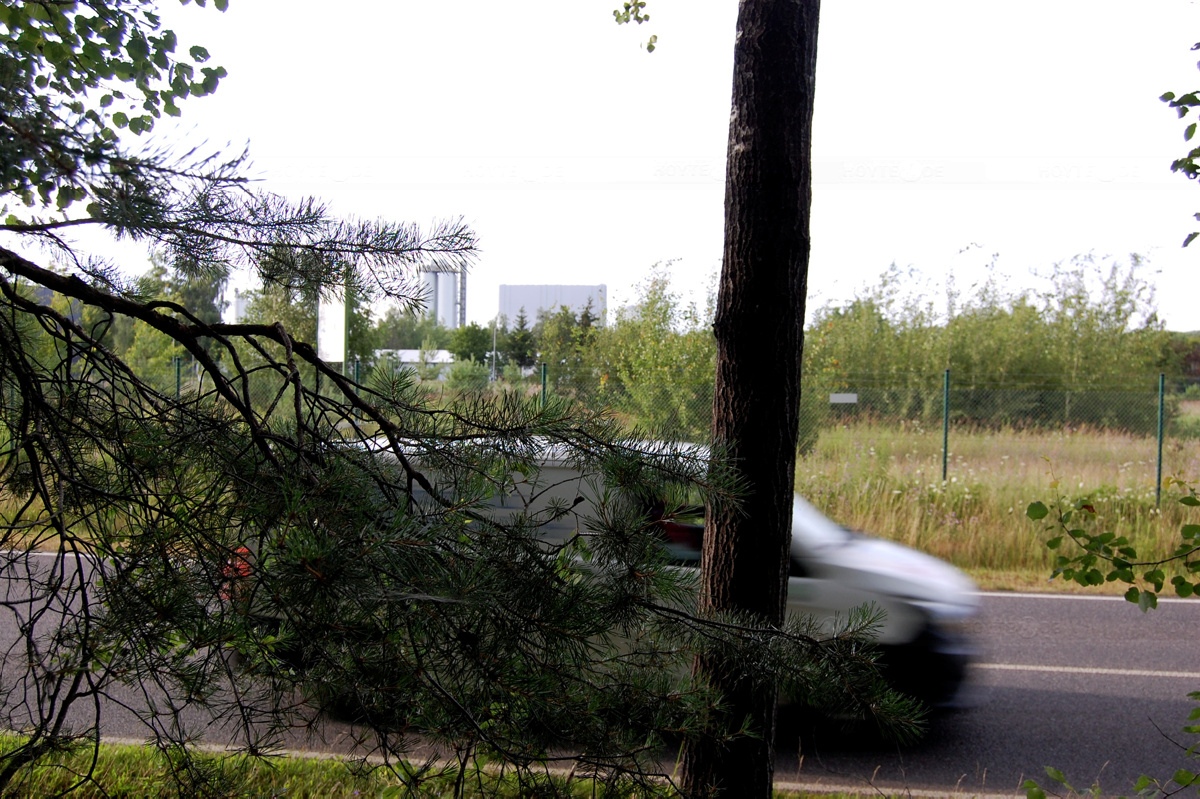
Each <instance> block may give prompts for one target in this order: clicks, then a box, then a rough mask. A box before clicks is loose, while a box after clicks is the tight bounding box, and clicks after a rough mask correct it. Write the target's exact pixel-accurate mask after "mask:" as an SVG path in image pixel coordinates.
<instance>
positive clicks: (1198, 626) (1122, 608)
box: [0, 566, 1200, 796]
mask: <svg viewBox="0 0 1200 799" xmlns="http://www.w3.org/2000/svg"><path fill="white" fill-rule="evenodd" d="M11 568H12V567H11V566H10V570H11ZM8 576H10V577H11V576H12V575H8ZM10 590H11V588H10ZM0 596H3V592H0ZM10 598H11V597H10ZM9 627H10V619H9V618H8V617H7V614H4V617H3V618H0V639H3V646H4V648H6V647H7V642H8V641H10V640H12V639H11V636H12V634H13V631H12V630H11V629H9ZM974 633H975V636H976V639H977V641H978V642H979V645H980V649H981V657H980V661H979V662H978V663H977V664H976V666H975V667H974V669H973V673H972V677H971V682H970V684H969V686H968V688H967V690H966V692H965V696H964V706H963V707H961V708H959V709H956V710H953V711H949V712H946V713H943V714H941V715H939V716H937V717H935V718H934V719H933V720H932V722H933V723H932V728H931V730H930V732H929V734H928V735H927V736H926V737H925V739H923V740H922V741H920V742H919V743H917V744H915V745H912V746H909V747H906V748H904V749H898V748H897V747H895V746H885V745H881V744H879V743H878V742H872V741H865V740H861V739H855V738H853V737H851V738H847V737H846V736H842V735H835V734H830V732H829V730H827V729H819V730H815V731H811V732H808V733H805V734H803V735H801V736H800V737H797V736H796V735H795V734H793V735H791V736H785V737H783V738H782V739H781V740H780V742H779V744H780V746H779V757H778V761H777V768H776V780H777V784H779V785H780V787H808V788H814V789H821V790H831V789H842V790H853V791H856V792H868V793H870V792H874V790H875V789H878V790H882V791H886V792H889V793H909V794H912V795H920V794H923V793H927V794H932V795H938V796H944V795H947V794H950V793H961V794H966V795H980V794H993V795H1004V796H1012V795H1014V794H1019V793H1020V786H1021V783H1022V782H1023V781H1024V780H1025V779H1026V778H1030V777H1032V778H1035V779H1038V780H1040V781H1041V782H1042V784H1043V785H1044V786H1047V787H1048V786H1050V785H1051V783H1050V782H1049V780H1048V779H1047V778H1046V777H1045V772H1044V769H1043V767H1044V766H1046V765H1052V766H1055V767H1056V768H1058V769H1061V770H1062V771H1063V773H1064V774H1066V776H1067V778H1068V779H1069V780H1070V781H1071V782H1072V783H1073V784H1074V785H1075V787H1076V788H1079V789H1087V788H1089V787H1090V786H1091V785H1092V784H1093V783H1096V782H1098V783H1099V785H1100V786H1101V788H1102V789H1103V791H1104V793H1106V794H1118V793H1123V794H1128V793H1131V792H1132V786H1133V783H1134V781H1135V780H1136V779H1137V777H1138V776H1139V775H1140V774H1143V773H1145V774H1149V775H1151V776H1153V777H1158V778H1161V779H1162V780H1164V781H1166V780H1169V779H1170V776H1171V775H1172V774H1173V773H1174V772H1175V770H1176V769H1178V768H1181V767H1184V768H1191V770H1193V771H1200V761H1196V760H1189V759H1188V758H1186V757H1185V755H1184V753H1183V751H1182V748H1181V746H1180V745H1178V744H1175V743H1172V741H1171V740H1170V738H1174V739H1175V740H1176V741H1182V742H1184V743H1183V745H1184V746H1186V745H1187V744H1189V743H1191V742H1192V741H1191V740H1188V738H1187V736H1184V735H1183V734H1182V733H1181V731H1180V728H1181V727H1182V726H1183V725H1184V724H1185V723H1186V720H1187V716H1188V713H1189V712H1190V710H1191V709H1192V707H1193V706H1194V704H1195V703H1193V702H1192V701H1191V700H1189V699H1188V698H1187V694H1188V692H1189V691H1193V690H1200V657H1198V655H1200V651H1198V648H1200V600H1184V601H1181V600H1163V601H1161V602H1160V605H1159V608H1158V609H1157V610H1155V611H1151V612H1150V613H1148V614H1142V613H1141V612H1140V611H1139V610H1138V609H1137V608H1136V607H1135V606H1133V605H1131V604H1129V603H1127V602H1125V601H1123V600H1122V599H1119V598H1099V597H1078V596H1066V595H1057V594H1055V595H1050V594H1046V595H1039V594H1003V593H1000V594H986V595H985V596H984V597H983V610H982V613H981V614H980V616H979V617H978V618H977V620H976V621H975V623H974ZM0 651H3V649H0ZM14 665H19V664H8V666H9V668H8V669H5V671H6V672H8V671H9V670H11V669H12V667H13V666H14ZM4 676H5V678H6V679H5V683H6V684H7V683H8V682H9V681H10V680H12V678H13V676H14V675H13V674H8V673H5V675H4ZM5 687H7V688H13V687H15V686H12V685H6V686H5ZM139 693H140V692H137V691H134V690H131V689H128V688H126V689H121V688H117V689H116V690H115V691H114V694H116V695H117V696H116V697H115V698H117V699H118V702H117V704H118V705H119V704H122V703H127V704H129V705H131V706H134V707H137V706H142V707H145V704H144V703H145V702H146V701H147V699H148V698H151V697H149V696H147V695H141V696H139ZM152 693H153V692H150V694H152ZM151 701H154V700H153V699H152V698H151ZM73 715H75V714H73ZM87 715H88V714H87V713H81V714H79V715H78V716H75V718H76V720H77V723H86V721H85V717H86V716H87ZM196 720H199V719H196ZM12 721H15V719H10V723H11V722H12ZM18 726H19V725H18ZM322 732H323V733H324V736H323V738H324V740H316V739H312V738H308V739H300V738H299V737H298V738H297V739H293V740H292V741H290V742H289V745H290V746H294V747H295V748H303V749H321V750H324V751H342V752H344V751H346V750H347V749H348V748H349V747H350V745H351V741H352V737H353V735H352V733H353V731H352V730H350V729H348V728H346V727H345V726H344V725H339V724H329V725H325V728H324V729H323V730H322ZM103 734H104V735H105V736H106V737H109V738H124V739H134V740H144V739H145V736H146V728H145V727H144V726H142V725H141V723H140V722H138V721H137V719H136V718H135V717H134V714H133V713H131V712H130V711H129V710H127V709H125V708H121V707H118V706H114V705H113V704H111V703H110V704H107V706H106V708H105V710H104V723H103ZM225 734H227V731H226V733H223V732H222V731H221V730H220V729H217V728H216V727H209V729H208V730H207V733H206V734H205V738H206V740H207V742H208V743H212V744H220V743H221V741H222V740H223V739H224V737H225Z"/></svg>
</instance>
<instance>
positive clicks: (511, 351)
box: [376, 255, 1200, 449]
mask: <svg viewBox="0 0 1200 799" xmlns="http://www.w3.org/2000/svg"><path fill="white" fill-rule="evenodd" d="M1142 268H1143V263H1142V259H1141V258H1140V257H1138V256H1136V255H1132V256H1130V257H1129V258H1128V259H1125V260H1110V261H1103V260H1100V259H1097V258H1094V257H1092V256H1078V257H1076V258H1074V259H1072V260H1070V261H1068V262H1065V263H1060V264H1055V265H1054V266H1052V267H1051V269H1050V270H1049V273H1048V274H1047V275H1045V276H1044V277H1045V280H1044V287H1043V288H1042V289H1041V290H1033V289H1013V288H1011V287H1010V286H1009V284H1008V283H1007V282H1006V280H1005V279H1004V278H1003V277H1001V276H999V275H997V274H995V273H994V272H993V273H992V274H991V275H990V277H988V278H987V279H986V280H984V281H982V282H981V283H978V284H976V285H974V286H971V287H970V288H969V289H966V290H962V289H959V288H958V287H956V286H955V285H954V284H953V283H950V284H949V285H947V286H946V287H944V289H943V290H942V292H943V293H942V294H941V295H940V296H931V294H930V293H929V292H925V293H914V292H913V291H912V290H911V289H910V287H911V286H912V285H913V282H912V281H913V276H912V275H911V274H909V273H906V272H905V271H904V270H902V269H901V268H899V267H897V266H895V265H893V266H891V267H889V268H888V269H886V270H885V271H884V272H883V273H882V274H881V275H880V277H879V279H878V280H877V281H875V282H874V283H873V284H872V285H870V286H867V287H865V288H863V289H862V290H860V291H859V292H858V294H857V295H856V296H855V297H854V298H853V299H852V300H851V301H849V302H846V303H839V304H826V305H824V306H822V307H820V308H819V309H817V310H816V312H815V313H814V314H813V318H812V320H811V322H810V323H809V324H808V325H807V329H806V334H805V342H804V372H803V381H804V392H803V395H802V399H801V403H802V408H801V416H802V420H803V421H802V428H804V430H803V431H802V434H801V438H802V441H801V446H802V449H803V448H806V447H807V446H811V444H812V443H813V442H814V441H815V436H816V432H817V430H819V428H820V426H821V425H822V424H824V423H826V422H827V421H829V419H830V413H831V406H830V404H829V401H828V400H829V394H830V393H834V392H848V393H855V394H857V395H858V402H857V403H856V404H855V405H854V409H853V411H852V413H854V414H859V415H869V416H874V417H883V418H906V419H920V420H933V419H940V417H941V414H942V401H943V393H942V381H943V375H944V372H945V370H946V369H949V370H950V371H951V374H952V415H953V416H954V417H955V419H956V420H957V421H959V422H964V423H975V424H981V425H992V426H1000V425H1014V426H1023V425H1056V424H1070V425H1091V426H1100V427H1110V428H1121V429H1127V430H1133V431H1139V432H1149V431H1150V430H1152V428H1153V426H1154V425H1155V424H1156V421H1157V419H1156V416H1157V410H1156V407H1155V406H1154V403H1153V402H1147V401H1144V400H1143V397H1144V395H1145V394H1147V393H1151V392H1153V391H1154V386H1155V381H1156V379H1157V376H1158V374H1160V373H1164V374H1165V375H1166V376H1167V378H1168V380H1169V382H1168V390H1169V393H1170V394H1172V395H1174V396H1176V397H1179V396H1183V395H1184V394H1185V392H1189V393H1188V396H1191V395H1194V394H1197V393H1200V388H1194V387H1193V388H1189V386H1192V385H1194V383H1195V381H1196V379H1197V378H1198V377H1200V334H1196V333H1177V332H1170V331H1167V330H1166V329H1165V327H1164V326H1163V324H1162V322H1161V321H1160V320H1159V318H1158V316H1157V312H1156V305H1155V297H1154V292H1153V289H1152V287H1151V286H1150V284H1149V283H1148V282H1147V281H1146V280H1145V279H1144V278H1143V277H1142ZM611 316H612V318H611V319H610V321H609V324H607V325H604V326H601V325H598V324H597V321H596V317H595V314H594V313H593V312H592V311H591V309H585V310H584V311H583V312H581V313H578V314H576V313H575V312H574V311H572V310H571V309H569V308H566V307H561V308H559V309H557V310H556V311H554V312H551V313H546V312H542V313H540V314H539V316H538V318H537V320H536V321H535V323H534V324H533V325H529V323H528V319H527V318H526V317H525V316H524V315H523V314H522V315H521V316H520V317H518V319H517V320H516V324H513V325H509V324H508V323H507V320H503V319H501V320H499V325H498V328H497V331H496V339H495V340H496V358H497V361H498V369H497V377H498V378H499V380H500V385H501V386H505V385H508V386H511V385H519V384H520V383H522V381H524V382H525V383H529V382H531V381H536V380H538V379H539V378H538V376H537V373H538V371H539V370H538V367H540V366H541V365H542V364H545V365H546V368H547V374H548V383H549V388H550V389H551V390H553V391H555V392H556V393H559V394H562V395H567V396H572V397H574V398H576V399H580V400H583V401H585V402H588V403H603V404H606V405H608V406H610V407H611V408H613V409H614V410H615V411H616V412H617V413H618V414H619V415H622V416H624V417H625V418H626V419H627V421H630V422H632V423H636V424H638V425H641V426H645V427H649V428H652V429H658V430H663V431H666V432H674V433H676V434H685V435H688V436H691V437H695V436H699V437H703V436H704V435H706V433H707V430H708V424H709V418H710V414H711V406H712V373H713V371H712V370H713V367H714V363H715V357H716V356H715V344H714V341H713V337H712V334H711V327H712V307H711V302H709V303H706V304H705V305H703V306H701V305H699V304H697V303H694V302H691V303H689V302H685V301H684V299H683V298H682V296H681V295H680V294H679V293H678V292H676V291H673V290H672V288H671V284H670V277H669V273H668V272H667V270H665V269H657V270H655V271H653V272H652V274H651V277H650V278H648V279H647V281H646V282H645V283H644V284H643V285H642V286H641V287H640V288H639V290H638V294H637V298H636V299H635V301H634V302H633V303H631V304H630V305H627V306H625V307H622V308H619V309H617V310H616V311H615V312H614V313H613V314H612V315H611ZM406 319H411V317H404V316H399V317H391V315H389V317H385V320H382V321H381V323H380V324H379V325H377V327H376V330H377V331H380V332H383V331H387V330H388V329H389V325H391V326H392V328H391V329H395V327H396V326H397V324H396V323H397V322H398V321H403V320H406ZM407 324H408V325H409V329H412V330H414V331H415V329H416V326H415V325H413V323H412V322H411V321H409V322H407ZM423 324H426V325H430V324H431V323H430V322H429V321H428V320H425V321H424V322H423ZM441 334H442V335H443V336H444V337H443V338H442V339H438V340H441V341H446V342H448V344H447V346H448V347H449V348H450V349H451V351H452V352H454V354H455V356H456V358H459V359H474V360H475V361H477V362H478V363H480V364H490V362H489V361H488V359H489V358H490V357H492V356H491V354H490V349H491V340H492V331H491V330H490V329H487V328H482V327H480V326H478V325H469V326H467V327H466V328H460V329H459V330H456V331H453V332H449V331H441ZM408 340H409V341H413V340H414V339H413V338H412V337H410V338H409V339H408ZM472 340H474V341H475V342H476V344H475V345H474V346H475V348H474V349H473V350H469V351H468V350H467V349H465V348H463V347H461V346H459V345H460V344H462V343H463V342H467V341H472ZM763 346H770V342H763ZM480 368H481V369H482V368H483V367H482V366H481V367H480ZM1131 394H1136V395H1137V402H1130V401H1128V399H1129V395H1131ZM1171 410H1172V403H1170V402H1169V403H1168V413H1170V412H1171ZM839 413H842V414H843V415H844V414H845V411H840V412H839ZM839 418H841V416H839Z"/></svg>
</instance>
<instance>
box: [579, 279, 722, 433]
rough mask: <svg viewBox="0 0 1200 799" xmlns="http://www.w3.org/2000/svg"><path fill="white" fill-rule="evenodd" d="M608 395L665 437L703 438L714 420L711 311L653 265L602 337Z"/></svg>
mask: <svg viewBox="0 0 1200 799" xmlns="http://www.w3.org/2000/svg"><path fill="white" fill-rule="evenodd" d="M595 348H596V367H595V369H596V371H598V372H599V373H600V386H601V392H602V396H603V397H604V399H605V401H607V402H609V403H611V404H612V407H613V408H614V409H616V410H617V411H618V412H619V413H622V414H627V415H628V416H629V417H630V418H631V419H633V420H635V421H636V423H637V424H639V425H642V426H644V427H646V428H648V429H651V430H655V431H658V432H659V434H661V435H663V436H665V437H671V436H675V437H678V438H682V439H685V440H693V441H703V440H705V439H707V438H708V436H709V428H710V426H711V419H712V392H713V372H714V369H715V368H716V347H715V344H714V341H713V337H712V332H711V320H710V319H709V317H708V314H707V313H705V312H701V311H700V310H699V309H698V308H697V307H696V306H695V305H694V304H693V305H684V304H683V303H682V302H681V300H680V297H679V295H678V294H675V293H673V292H672V291H671V289H670V284H669V281H668V277H667V273H666V272H665V271H664V270H661V269H658V270H652V272H651V275H650V277H649V278H648V279H647V280H646V281H645V282H644V283H643V284H642V285H641V287H640V289H639V297H638V300H637V302H635V303H634V304H633V305H631V306H628V307H625V308H622V309H621V310H620V311H619V312H618V313H617V315H616V322H615V323H614V324H613V325H612V326H611V327H610V328H609V329H607V330H605V331H604V332H603V334H601V335H600V336H599V338H598V339H597V344H596V347H595Z"/></svg>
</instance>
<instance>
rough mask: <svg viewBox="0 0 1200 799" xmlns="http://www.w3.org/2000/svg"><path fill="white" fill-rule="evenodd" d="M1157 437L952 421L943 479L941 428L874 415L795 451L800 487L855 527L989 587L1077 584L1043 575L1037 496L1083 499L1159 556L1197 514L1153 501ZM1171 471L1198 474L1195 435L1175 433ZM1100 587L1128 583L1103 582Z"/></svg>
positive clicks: (1106, 523) (1168, 462) (1049, 558)
mask: <svg viewBox="0 0 1200 799" xmlns="http://www.w3.org/2000/svg"><path fill="white" fill-rule="evenodd" d="M1156 450H1157V442H1156V441H1155V439H1154V438H1147V437H1144V436H1132V435H1129V434H1125V433H1116V432H1111V431H1095V430H1092V431H1088V430H1067V431H1053V432H1052V431H1037V430H1024V431H1022V430H1001V431H987V430H980V431H976V432H970V433H967V432H962V431H956V432H955V433H954V434H953V435H952V436H951V437H950V448H949V453H948V458H947V474H946V477H947V479H946V480H943V479H942V431H941V430H940V429H937V430H927V429H924V428H922V427H921V426H920V425H915V424H901V425H881V424H873V423H870V422H867V423H859V424H855V425H846V426H841V427H836V428H832V429H828V430H824V431H822V433H821V437H820V439H819V440H818V442H817V445H816V447H815V448H814V449H813V451H812V453H810V454H809V455H808V456H806V457H804V458H802V459H800V461H799V462H798V463H797V468H796V490H797V491H799V492H800V493H801V494H802V495H803V496H805V497H807V498H808V499H809V500H810V501H812V502H813V503H814V504H815V505H817V507H819V508H821V510H822V511H824V512H825V513H826V514H828V515H829V516H830V517H831V518H833V519H836V520H837V521H839V522H841V523H842V524H844V525H846V526H847V527H850V528H852V529H858V530H863V531H866V532H869V533H871V534H872V535H877V536H880V537H883V538H888V539H891V540H893V541H897V542H899V543H901V544H905V545H907V546H911V547H914V548H916V549H919V550H922V551H924V552H928V553H930V554H931V555H935V556H937V557H939V558H942V559H944V560H947V561H949V562H951V563H953V564H954V565H956V566H958V567H959V568H961V569H963V570H964V571H966V572H967V573H969V574H970V575H971V576H972V577H974V578H975V580H976V582H978V583H979V585H980V587H982V588H985V589H989V590H1037V591H1053V590H1071V591H1076V590H1081V589H1080V588H1079V587H1078V586H1074V585H1063V584H1061V583H1059V582H1057V581H1056V582H1050V581H1049V580H1048V578H1049V576H1050V573H1051V571H1052V569H1053V563H1054V553H1052V552H1051V551H1049V550H1047V549H1046V547H1045V540H1046V538H1048V537H1049V536H1048V535H1046V534H1045V532H1044V526H1043V525H1039V524H1036V523H1034V522H1031V521H1029V519H1027V518H1026V516H1025V509H1026V507H1028V505H1029V503H1030V502H1033V501H1034V500H1042V501H1046V502H1049V501H1053V500H1055V499H1057V498H1058V497H1060V496H1065V497H1068V498H1070V499H1072V500H1074V499H1077V498H1080V497H1087V498H1089V499H1090V500H1091V502H1092V503H1093V504H1094V506H1095V507H1096V509H1097V511H1098V513H1097V516H1096V518H1095V520H1094V522H1093V524H1094V525H1098V526H1100V527H1103V528H1104V530H1106V531H1111V532H1114V533H1116V534H1117V535H1123V536H1126V537H1128V538H1129V539H1130V541H1131V542H1132V543H1133V545H1134V546H1135V547H1137V549H1138V551H1139V553H1140V554H1141V555H1142V556H1143V559H1147V560H1149V559H1153V558H1156V557H1164V556H1166V555H1167V554H1169V553H1170V552H1171V551H1172V550H1173V549H1174V547H1175V544H1176V543H1177V542H1178V540H1179V529H1180V527H1181V525H1183V524H1185V523H1188V522H1195V520H1196V514H1194V513H1191V514H1189V512H1188V509H1187V508H1184V507H1183V506H1181V505H1179V503H1178V502H1176V501H1175V498H1174V497H1173V496H1169V495H1168V494H1166V493H1164V495H1163V497H1162V504H1161V507H1160V506H1157V505H1156V503H1155V483H1156V479H1157V471H1156V469H1157V462H1156V455H1157V452H1156ZM1164 475H1178V476H1181V477H1183V478H1184V479H1190V480H1192V481H1193V482H1194V481H1195V479H1196V477H1197V476H1198V475H1200V442H1198V441H1171V442H1168V446H1167V447H1166V448H1165V450H1164ZM1093 590H1096V591H1098V592H1100V593H1104V592H1108V593H1119V592H1123V590H1124V589H1123V588H1121V589H1118V588H1116V587H1115V586H1099V587H1098V588H1096V589H1093Z"/></svg>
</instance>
